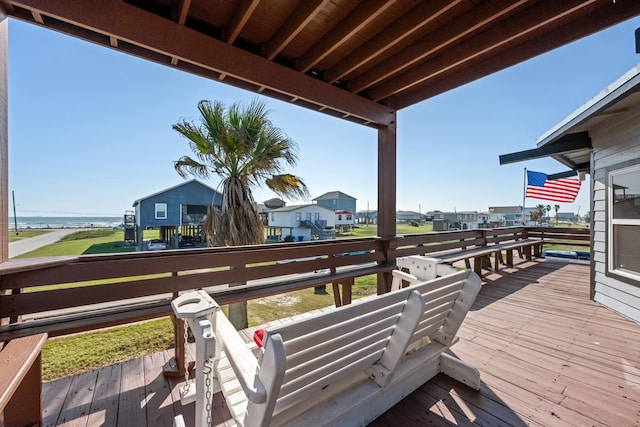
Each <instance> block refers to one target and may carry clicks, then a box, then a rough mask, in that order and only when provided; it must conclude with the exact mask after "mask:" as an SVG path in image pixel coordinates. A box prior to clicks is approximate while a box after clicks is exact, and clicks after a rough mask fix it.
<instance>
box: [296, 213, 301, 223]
mask: <svg viewBox="0 0 640 427" xmlns="http://www.w3.org/2000/svg"><path fill="white" fill-rule="evenodd" d="M301 220H302V214H301V213H300V212H296V221H301Z"/></svg>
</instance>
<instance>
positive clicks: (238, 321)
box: [229, 265, 249, 331]
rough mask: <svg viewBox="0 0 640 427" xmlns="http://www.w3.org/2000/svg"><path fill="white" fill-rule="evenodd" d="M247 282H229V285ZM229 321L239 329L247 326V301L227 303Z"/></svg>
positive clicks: (239, 266)
mask: <svg viewBox="0 0 640 427" xmlns="http://www.w3.org/2000/svg"><path fill="white" fill-rule="evenodd" d="M245 267H246V266H245V265H237V266H234V265H232V266H231V270H235V269H240V268H245ZM246 284H247V282H238V283H230V284H229V287H234V286H242V285H246ZM229 321H230V322H231V324H232V325H233V326H234V327H235V328H236V330H238V331H240V330H242V329H247V328H248V327H249V315H248V313H247V302H246V301H244V302H236V303H233V304H229Z"/></svg>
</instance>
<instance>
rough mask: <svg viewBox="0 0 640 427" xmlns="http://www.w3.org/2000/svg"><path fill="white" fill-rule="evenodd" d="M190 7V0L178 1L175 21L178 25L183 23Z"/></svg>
mask: <svg viewBox="0 0 640 427" xmlns="http://www.w3.org/2000/svg"><path fill="white" fill-rule="evenodd" d="M190 7H191V0H179V1H178V11H177V12H178V13H177V15H178V16H177V22H178V24H180V25H184V24H185V22H187V16H188V15H189V8H190Z"/></svg>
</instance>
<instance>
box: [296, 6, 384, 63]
mask: <svg viewBox="0 0 640 427" xmlns="http://www.w3.org/2000/svg"><path fill="white" fill-rule="evenodd" d="M393 3H394V2H393V1H388V0H366V1H365V2H363V3H361V4H360V5H359V6H358V7H357V8H356V9H355V10H354V11H353V12H352V13H350V14H349V15H347V16H346V17H345V18H344V19H343V20H342V21H340V23H338V25H336V26H335V27H334V28H332V29H330V30H329V32H328V33H327V34H325V36H324V37H322V38H321V39H320V41H319V42H318V43H316V44H315V45H314V46H313V47H312V48H311V49H309V50H308V51H307V52H306V53H305V54H304V55H303V56H301V57H300V58H298V60H297V61H296V65H297V68H298V70H299V71H300V72H302V73H306V72H307V71H309V70H310V69H311V68H313V66H315V65H316V64H318V62H320V61H322V60H323V59H324V58H326V57H327V56H328V55H329V54H330V53H331V52H333V51H334V50H336V49H337V48H338V47H340V46H341V45H342V44H343V43H345V42H346V41H348V40H349V39H351V37H353V36H354V35H355V34H356V33H357V32H358V31H359V30H360V29H361V28H364V27H366V26H367V25H368V24H369V23H371V22H372V21H373V20H374V19H375V18H377V17H378V16H379V15H380V14H381V13H383V12H384V11H385V10H387V9H388V8H389V7H391V6H393Z"/></svg>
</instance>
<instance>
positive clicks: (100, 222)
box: [9, 216, 122, 230]
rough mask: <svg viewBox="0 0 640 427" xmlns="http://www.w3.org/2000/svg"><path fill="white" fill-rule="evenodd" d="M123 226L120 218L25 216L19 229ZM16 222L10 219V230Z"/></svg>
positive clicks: (19, 223)
mask: <svg viewBox="0 0 640 427" xmlns="http://www.w3.org/2000/svg"><path fill="white" fill-rule="evenodd" d="M121 224H122V217H120V216H69V217H66V216H24V217H18V229H26V228H91V227H93V228H113V227H118V226H120V225H121ZM14 227H15V222H14V219H13V217H9V229H10V230H13V229H14Z"/></svg>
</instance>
